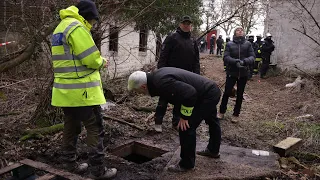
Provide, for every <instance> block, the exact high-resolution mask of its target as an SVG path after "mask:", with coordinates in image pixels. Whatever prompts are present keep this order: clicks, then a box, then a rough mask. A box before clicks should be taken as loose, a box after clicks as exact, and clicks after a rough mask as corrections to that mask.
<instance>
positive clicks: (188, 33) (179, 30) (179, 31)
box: [177, 27, 191, 38]
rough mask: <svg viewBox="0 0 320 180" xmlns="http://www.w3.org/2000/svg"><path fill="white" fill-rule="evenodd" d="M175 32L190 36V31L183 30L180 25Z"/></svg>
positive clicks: (186, 36) (185, 36)
mask: <svg viewBox="0 0 320 180" xmlns="http://www.w3.org/2000/svg"><path fill="white" fill-rule="evenodd" d="M177 33H179V34H180V35H181V36H182V37H184V38H190V37H191V33H190V32H183V31H182V30H181V28H180V27H178V28H177Z"/></svg>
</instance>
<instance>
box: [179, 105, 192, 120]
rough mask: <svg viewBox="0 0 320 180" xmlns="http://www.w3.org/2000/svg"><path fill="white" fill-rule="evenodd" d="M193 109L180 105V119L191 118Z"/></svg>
mask: <svg viewBox="0 0 320 180" xmlns="http://www.w3.org/2000/svg"><path fill="white" fill-rule="evenodd" d="M193 108H194V107H187V106H184V105H181V109H180V113H181V118H182V119H184V120H189V119H190V118H191V115H192V111H193Z"/></svg>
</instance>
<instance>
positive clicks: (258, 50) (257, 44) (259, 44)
mask: <svg viewBox="0 0 320 180" xmlns="http://www.w3.org/2000/svg"><path fill="white" fill-rule="evenodd" d="M261 39H262V36H261V34H258V35H257V40H256V42H254V45H253V50H254V54H255V55H256V60H255V61H254V66H253V73H254V74H258V73H259V66H260V63H261V62H262V55H261V47H262V44H263V41H261Z"/></svg>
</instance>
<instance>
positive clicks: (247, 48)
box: [218, 27, 255, 123]
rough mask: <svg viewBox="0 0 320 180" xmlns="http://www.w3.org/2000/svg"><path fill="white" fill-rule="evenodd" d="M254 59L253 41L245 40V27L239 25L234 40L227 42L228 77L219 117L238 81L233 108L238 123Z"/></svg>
mask: <svg viewBox="0 0 320 180" xmlns="http://www.w3.org/2000/svg"><path fill="white" fill-rule="evenodd" d="M254 59H255V56H254V52H253V48H252V46H251V43H250V42H249V41H246V40H245V36H244V32H243V28H242V27H237V28H236V29H235V31H234V36H233V40H232V41H230V42H229V43H228V44H227V46H226V50H225V52H224V57H223V60H224V61H225V63H226V65H227V78H226V85H225V90H224V93H223V97H222V101H221V104H220V113H219V114H218V118H220V119H222V118H223V117H224V114H225V113H226V110H227V104H228V99H229V97H230V95H231V93H232V89H233V86H234V85H235V84H236V83H237V99H236V105H235V107H234V109H233V118H232V122H234V123H236V122H237V121H238V117H239V114H240V110H241V104H242V99H243V93H244V89H245V86H246V83H247V80H248V70H249V68H248V66H250V65H252V64H253V62H254Z"/></svg>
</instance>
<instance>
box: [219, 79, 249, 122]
mask: <svg viewBox="0 0 320 180" xmlns="http://www.w3.org/2000/svg"><path fill="white" fill-rule="evenodd" d="M247 80H248V77H240V78H238V77H232V76H230V75H227V79H226V86H225V90H224V93H223V96H222V101H221V104H220V113H222V114H224V113H226V111H227V104H228V100H229V97H230V95H231V93H232V89H233V86H234V85H235V84H236V83H237V100H236V105H235V107H234V109H233V115H235V116H239V114H240V110H241V105H242V99H243V93H244V89H245V87H246V84H247Z"/></svg>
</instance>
